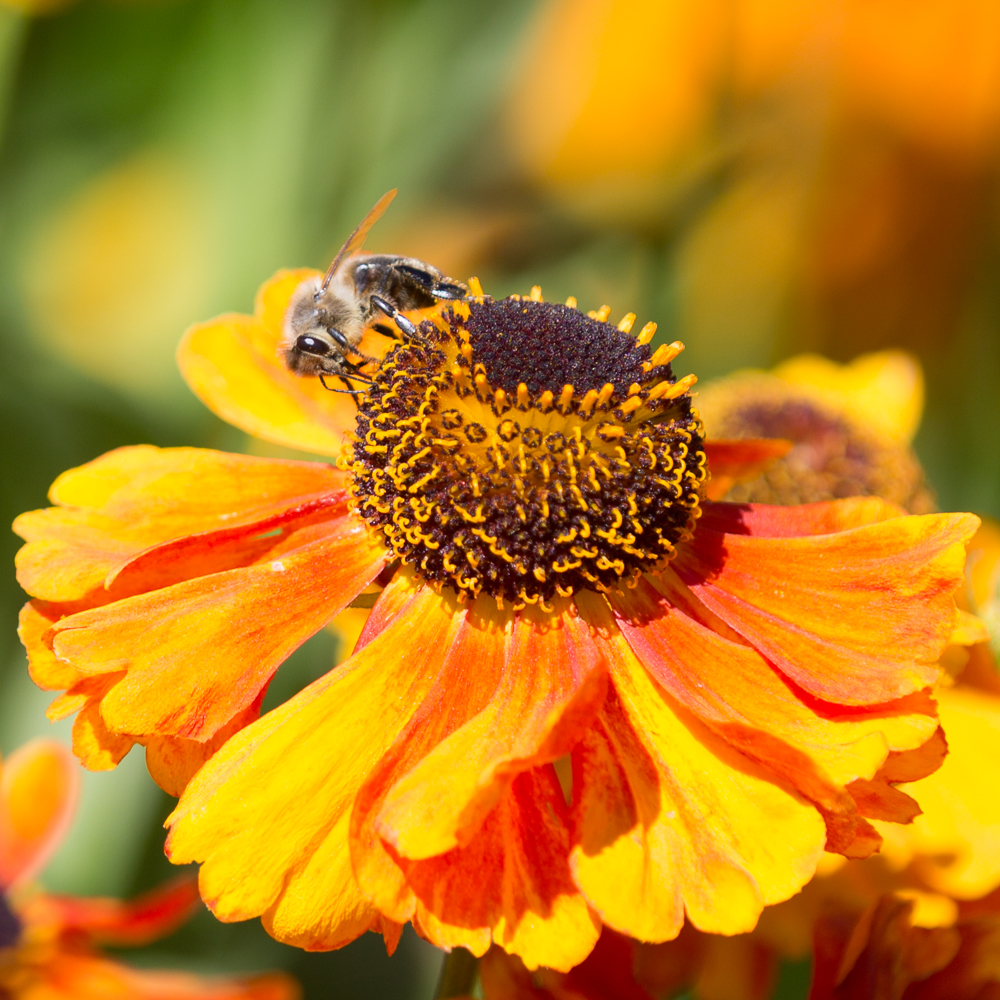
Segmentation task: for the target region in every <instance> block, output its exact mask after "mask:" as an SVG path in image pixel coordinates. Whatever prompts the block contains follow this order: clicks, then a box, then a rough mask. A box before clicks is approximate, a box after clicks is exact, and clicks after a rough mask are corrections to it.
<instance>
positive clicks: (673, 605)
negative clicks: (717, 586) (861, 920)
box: [586, 571, 937, 850]
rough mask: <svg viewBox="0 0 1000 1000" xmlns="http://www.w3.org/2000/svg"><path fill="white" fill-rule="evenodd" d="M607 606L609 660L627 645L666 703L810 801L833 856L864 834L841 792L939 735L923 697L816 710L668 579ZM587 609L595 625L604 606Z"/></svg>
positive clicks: (851, 804)
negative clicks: (611, 620)
mask: <svg viewBox="0 0 1000 1000" xmlns="http://www.w3.org/2000/svg"><path fill="white" fill-rule="evenodd" d="M610 601H611V604H612V607H613V608H614V610H615V620H616V625H617V628H616V627H615V625H610V624H606V625H605V627H604V628H603V629H602V633H603V635H604V636H606V638H605V639H604V641H605V642H606V643H608V644H609V647H610V648H609V655H610V656H615V655H617V656H619V657H623V656H624V657H626V658H627V655H628V654H627V652H626V650H625V649H624V648H622V647H623V646H624V644H625V643H627V644H628V647H630V649H631V652H632V653H634V655H635V656H637V657H638V659H639V660H640V662H641V663H642V664H643V665H644V666H645V667H646V669H647V670H648V671H649V672H650V673H651V675H652V676H653V678H655V680H656V681H657V683H658V684H659V685H660V686H662V687H663V689H664V690H665V691H667V692H668V693H669V694H670V696H671V697H672V698H675V699H676V700H677V701H678V702H679V703H680V704H681V705H683V706H684V707H685V708H687V709H688V710H689V711H691V712H693V713H694V714H695V715H697V716H698V718H699V719H701V721H703V722H704V723H706V724H707V725H708V726H709V727H710V728H711V729H712V730H713V732H715V733H716V734H717V735H718V736H719V737H721V738H722V739H723V740H725V741H726V742H728V743H730V744H731V745H732V746H733V747H734V748H738V749H739V751H740V752H741V753H743V754H745V755H746V756H747V757H749V758H752V759H753V760H755V761H756V762H757V763H758V764H761V765H763V766H764V767H765V768H766V769H768V770H769V771H770V772H771V773H772V775H773V776H774V777H775V778H776V779H777V780H780V781H782V782H785V783H786V784H787V785H789V786H790V787H793V788H795V789H796V790H797V791H798V792H799V794H801V795H802V796H803V797H805V798H807V799H809V800H810V801H811V802H813V803H814V804H815V805H816V806H817V808H819V809H820V811H821V812H822V813H823V815H824V817H825V819H826V821H827V826H828V835H829V840H828V849H830V850H845V849H848V848H849V847H850V846H851V845H852V843H853V841H854V839H855V835H856V833H858V832H860V831H859V827H860V829H861V830H865V828H866V827H867V824H864V823H863V822H861V823H859V812H858V808H857V805H856V803H855V801H854V799H853V797H852V796H851V794H850V793H849V791H848V790H847V789H846V788H845V786H847V785H849V784H850V783H852V782H855V781H856V780H857V779H859V778H861V779H869V778H873V777H874V776H875V774H876V772H877V771H878V769H879V767H880V766H881V765H882V764H883V763H884V762H885V760H886V758H887V756H888V755H889V753H890V752H891V751H902V750H915V749H916V748H917V747H920V746H922V745H923V744H925V743H926V742H927V741H928V740H929V739H930V738H931V737H932V736H933V734H934V732H935V730H936V729H937V720H936V718H935V717H934V712H933V704H932V703H931V702H930V701H929V700H928V699H926V698H922V697H919V696H914V697H913V698H911V699H910V703H902V702H897V703H894V704H890V705H884V706H871V707H869V708H868V709H866V710H861V711H859V710H854V711H850V710H847V709H845V708H842V709H840V711H839V712H837V711H836V710H835V708H834V706H823V707H822V708H820V706H818V705H817V704H816V703H815V702H814V701H813V699H811V698H808V697H807V696H805V695H804V694H803V693H802V692H799V691H796V690H795V689H794V687H792V686H790V685H789V684H788V683H787V681H786V680H785V679H784V678H782V677H781V676H780V675H779V674H778V673H777V672H776V671H775V670H774V668H773V667H772V666H771V665H770V664H769V663H768V662H767V660H766V659H765V658H764V657H762V656H761V654H760V653H758V652H757V651H756V650H755V649H754V648H753V647H751V646H748V645H746V644H744V643H741V642H738V641H736V637H735V636H734V635H733V634H732V633H730V634H729V636H728V637H727V635H726V632H727V631H728V630H727V629H726V628H725V626H724V625H722V624H721V623H720V622H719V621H718V620H717V619H715V618H714V616H712V615H711V614H709V613H708V612H707V611H706V609H705V608H704V607H703V606H701V605H700V603H699V602H698V601H697V600H696V599H695V598H694V597H693V595H691V593H690V591H689V590H687V588H685V587H684V585H683V584H682V583H681V582H680V581H679V580H678V579H677V577H676V576H674V574H672V573H670V572H669V571H667V572H664V573H663V574H661V575H660V576H658V577H656V578H653V580H651V581H648V582H647V581H641V582H640V583H639V585H638V586H637V587H636V588H635V590H633V591H627V592H625V593H623V594H616V595H612V596H611V598H610ZM586 606H587V607H588V608H589V609H590V617H591V618H592V620H594V621H595V622H596V621H598V620H599V616H600V611H601V609H600V605H599V604H597V603H596V602H594V601H593V600H590V601H588V602H587V604H586ZM619 630H620V631H619ZM615 646H617V647H619V648H618V650H617V652H616V651H615V650H614V648H613V647H615ZM818 709H819V710H818Z"/></svg>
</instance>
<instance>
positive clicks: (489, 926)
mask: <svg viewBox="0 0 1000 1000" xmlns="http://www.w3.org/2000/svg"><path fill="white" fill-rule="evenodd" d="M568 820H569V817H568V813H567V808H566V803H565V800H564V799H563V793H562V790H561V788H560V786H559V782H558V780H557V778H556V776H555V773H554V771H553V769H552V768H551V766H548V767H545V768H539V769H535V770H532V771H527V772H524V773H522V774H519V775H518V776H517V778H515V779H514V781H513V782H512V783H511V784H510V786H509V787H508V788H507V790H506V792H505V793H504V795H503V796H502V798H501V799H500V801H499V802H498V803H497V805H496V807H495V808H494V809H493V810H492V812H491V813H490V814H489V815H488V816H487V818H486V820H485V821H484V822H483V824H482V827H481V828H480V829H479V831H478V832H477V834H476V836H475V838H474V839H473V840H471V841H470V842H469V844H468V845H467V846H465V847H462V848H457V849H455V850H454V851H450V852H448V853H447V854H444V855H441V856H440V857H437V858H432V859H429V860H427V861H415V862H411V861H407V860H406V859H400V866H401V868H402V870H403V871H404V872H405V875H406V879H407V883H408V885H409V887H410V889H411V891H412V893H413V896H414V897H415V900H416V905H415V907H414V908H413V915H412V919H413V922H414V925H415V926H416V927H417V928H418V929H419V930H420V931H421V933H422V934H423V935H424V936H425V937H426V938H427V939H428V940H429V941H431V942H432V943H434V944H437V945H439V946H440V947H444V948H452V947H456V946H462V947H465V948H468V949H469V950H470V951H471V952H473V954H476V955H482V954H483V953H484V952H485V951H486V950H487V949H488V948H489V945H490V942H491V940H492V941H493V942H495V943H496V944H498V945H500V947H502V948H503V949H504V950H505V951H508V952H510V953H511V954H513V955H517V956H518V957H519V958H520V959H521V961H522V962H524V964H525V965H526V966H527V967H528V968H529V969H537V968H538V967H539V966H542V965H544V966H547V967H548V968H551V969H556V970H559V971H562V972H566V971H568V970H569V969H571V968H572V967H573V966H575V965H578V964H579V963H580V962H582V961H583V960H584V959H585V958H586V957H587V955H589V954H590V952H591V950H592V949H593V947H594V945H595V944H596V942H597V939H598V937H599V935H600V931H601V924H600V921H599V920H598V919H597V916H596V914H594V912H593V911H592V910H591V908H590V907H589V905H588V904H587V901H586V899H585V898H584V897H583V895H582V894H581V893H580V891H579V889H578V888H577V887H576V885H574V883H573V878H572V874H571V871H570V866H569V860H568V858H569V833H568V830H569V821H568Z"/></svg>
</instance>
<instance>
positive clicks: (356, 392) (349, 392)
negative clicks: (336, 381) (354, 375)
mask: <svg viewBox="0 0 1000 1000" xmlns="http://www.w3.org/2000/svg"><path fill="white" fill-rule="evenodd" d="M325 374H326V373H325V372H324V373H321V374H320V376H319V380H320V383H321V385H322V386H323V388H324V389H326V390H327V391H328V392H339V393H343V394H344V395H345V396H363V395H364V394H365V390H364V389H334V387H333V386H332V385H327V384H326V378H325V377H324V376H325ZM334 377H335V378H344V376H343V375H336V376H334ZM349 377H350V376H348V378H349Z"/></svg>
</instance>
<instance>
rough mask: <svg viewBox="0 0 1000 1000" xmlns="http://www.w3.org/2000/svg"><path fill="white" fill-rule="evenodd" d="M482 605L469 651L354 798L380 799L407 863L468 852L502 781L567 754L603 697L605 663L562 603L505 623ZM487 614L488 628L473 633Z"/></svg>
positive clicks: (465, 634)
mask: <svg viewBox="0 0 1000 1000" xmlns="http://www.w3.org/2000/svg"><path fill="white" fill-rule="evenodd" d="M491 603H493V602H492V601H489V600H480V601H477V602H476V604H475V606H474V607H473V608H472V609H471V611H470V617H473V620H475V626H474V627H470V626H469V625H468V624H467V625H466V627H465V628H464V629H463V631H462V633H461V638H462V639H464V640H465V643H466V646H467V647H468V648H466V646H463V647H461V648H460V649H458V650H457V651H456V655H454V656H453V657H452V658H451V659H450V660H449V662H448V663H447V664H446V665H445V670H444V671H443V672H442V675H441V679H440V681H439V684H438V686H437V688H436V689H435V691H433V692H432V693H431V695H430V696H429V697H428V698H427V699H426V700H425V701H424V703H423V704H422V705H421V707H420V711H419V712H418V713H417V714H416V716H415V717H414V719H413V721H412V722H411V724H410V726H409V727H407V731H406V732H405V733H404V734H403V735H402V736H401V737H400V739H399V741H398V742H397V747H394V748H393V751H395V752H390V754H387V755H386V758H385V759H384V760H383V762H382V764H381V765H380V768H379V771H378V772H376V773H375V774H374V775H373V777H372V778H371V779H369V781H368V783H367V784H366V787H365V790H364V792H363V793H362V796H361V802H364V801H368V800H373V801H379V800H381V807H380V809H379V810H378V813H377V819H376V821H375V824H376V829H377V831H378V835H379V836H380V837H381V838H382V839H383V840H384V841H385V842H386V843H387V844H389V845H390V846H391V847H392V848H393V849H394V850H395V851H397V852H398V853H399V854H401V855H403V856H405V857H407V858H409V859H411V860H415V861H416V860H420V859H422V858H430V857H433V856H435V855H438V854H444V853H445V852H446V851H449V850H451V849H452V848H454V847H457V846H460V845H462V844H464V843H466V842H467V841H468V840H469V839H470V837H471V836H473V834H474V832H475V831H476V830H477V829H478V827H479V826H480V824H481V823H482V821H483V819H484V818H485V816H486V815H487V813H489V812H490V810H491V809H492V808H493V807H494V806H495V805H496V804H497V803H498V802H499V800H500V798H501V795H502V793H503V791H504V789H505V787H506V786H507V785H508V784H509V782H510V781H511V779H512V778H513V777H514V776H515V775H517V774H519V773H520V772H522V771H524V770H527V769H528V768H529V767H532V766H535V765H539V764H543V763H546V762H549V761H553V760H556V759H558V758H559V757H562V756H564V755H566V754H567V753H569V751H570V750H571V749H572V747H573V745H574V744H575V743H576V741H577V739H578V738H579V734H580V732H581V731H582V729H584V728H585V727H586V726H587V724H588V722H589V720H590V719H591V718H593V716H595V715H596V714H597V711H598V710H599V708H600V705H601V703H602V702H603V700H604V685H605V676H606V675H605V671H604V669H603V666H604V664H603V659H602V657H601V656H600V654H599V652H598V650H597V647H596V646H595V645H594V642H593V640H592V638H591V636H590V634H589V630H588V626H587V625H586V623H584V622H583V621H582V620H581V619H580V618H579V617H578V616H576V615H575V614H573V613H571V609H570V608H568V607H566V606H565V605H566V602H565V601H562V602H560V603H561V604H562V605H564V606H563V607H557V608H556V610H555V611H554V612H553V613H552V614H551V615H544V614H542V613H541V612H538V611H535V610H534V609H525V610H524V611H523V612H521V613H519V614H517V615H515V616H513V618H511V616H509V615H502V613H499V612H497V611H496V610H495V608H494V609H490V608H489V607H488V605H489V604H491ZM491 611H492V617H493V618H494V619H498V620H497V622H496V625H495V626H494V630H493V631H491V630H489V629H487V628H484V627H483V624H482V623H483V622H484V621H488V620H489V617H490V614H491ZM467 622H468V619H467ZM457 643H458V640H456V645H457ZM470 664H475V665H476V668H475V671H474V672H475V675H476V676H475V680H474V681H472V680H471V679H469V673H470V670H469V665H470ZM476 689H478V690H476ZM397 754H398V759H397ZM407 757H408V758H409V761H407V760H406V758H407ZM362 808H363V806H362V805H360V804H359V810H361V809H362Z"/></svg>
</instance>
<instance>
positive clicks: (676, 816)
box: [571, 646, 826, 941]
mask: <svg viewBox="0 0 1000 1000" xmlns="http://www.w3.org/2000/svg"><path fill="white" fill-rule="evenodd" d="M612 652H613V654H614V658H613V660H612V664H611V678H612V685H613V688H612V690H611V691H609V694H608V701H607V703H606V705H605V709H604V712H603V714H602V716H601V718H600V720H599V722H598V724H596V725H595V726H594V727H593V728H592V729H591V730H590V732H588V733H587V735H586V736H585V737H584V739H583V740H582V742H581V744H580V745H579V747H578V748H577V749H576V750H575V751H574V753H573V788H574V820H575V832H574V847H573V852H572V857H571V862H572V865H573V871H574V875H575V879H576V882H577V885H579V886H580V888H581V890H582V891H583V893H584V895H585V896H586V897H587V899H588V900H589V901H590V903H591V905H592V906H593V907H594V909H596V910H597V912H598V913H599V914H600V916H601V918H602V920H604V921H605V923H607V924H609V925H610V926H611V927H613V928H614V929H616V930H618V931H621V932H622V933H625V934H628V935H630V936H632V937H636V938H639V939H640V940H643V941H666V940H669V939H671V938H673V937H676V936H677V934H678V933H679V931H680V929H681V926H682V925H683V923H684V918H685V914H686V915H687V917H688V919H689V920H690V921H691V923H693V924H694V926H695V927H697V928H699V929H701V930H705V931H710V932H712V933H720V934H738V933H741V932H744V931H748V930H751V929H752V928H753V927H754V925H755V924H756V922H757V918H758V917H759V915H760V913H761V910H762V909H763V907H764V906H765V905H768V904H770V903H776V902H780V901H781V900H783V899H787V898H788V897H789V896H791V895H793V894H794V893H796V892H797V891H798V890H799V889H800V888H801V887H802V886H803V885H804V884H805V882H806V881H808V879H809V878H810V877H811V876H812V874H813V871H814V870H815V867H816V864H817V862H818V860H819V857H820V855H821V854H822V852H823V845H824V843H825V841H826V830H825V827H824V824H823V820H822V818H821V817H820V815H819V813H818V812H817V811H816V809H815V808H814V807H813V806H812V805H811V804H810V803H808V802H806V801H805V800H804V799H802V798H800V797H799V796H797V795H795V794H794V793H793V792H791V791H789V790H787V789H786V788H785V787H783V786H781V785H779V784H777V783H776V782H775V781H774V780H773V777H772V776H771V775H770V774H769V773H768V772H767V771H765V770H764V769H763V768H761V767H760V766H759V765H758V764H756V763H755V762H754V761H752V760H750V759H749V758H748V757H745V756H743V755H742V754H740V753H739V752H738V751H737V750H735V749H734V748H733V747H731V746H730V745H729V744H728V743H726V742H725V741H724V740H722V739H720V738H719V737H717V736H716V735H715V734H714V733H712V732H711V731H710V730H709V729H708V728H707V727H706V726H705V725H703V724H702V723H701V722H700V721H699V720H698V719H697V718H696V717H694V716H693V715H692V714H691V713H690V712H688V711H686V710H685V709H684V708H682V707H681V706H680V705H679V704H677V703H676V702H675V701H674V700H673V699H672V698H670V696H669V695H667V694H666V693H665V692H664V691H663V690H662V689H661V688H659V687H657V685H656V684H655V683H654V681H653V680H652V678H651V677H650V675H649V674H648V673H647V671H646V670H645V668H644V667H643V666H642V664H641V663H640V662H639V660H638V659H637V658H636V657H635V656H634V655H632V654H631V653H630V651H629V650H628V647H627V646H626V647H621V646H618V647H616V648H615V649H614V650H613V651H612Z"/></svg>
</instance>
